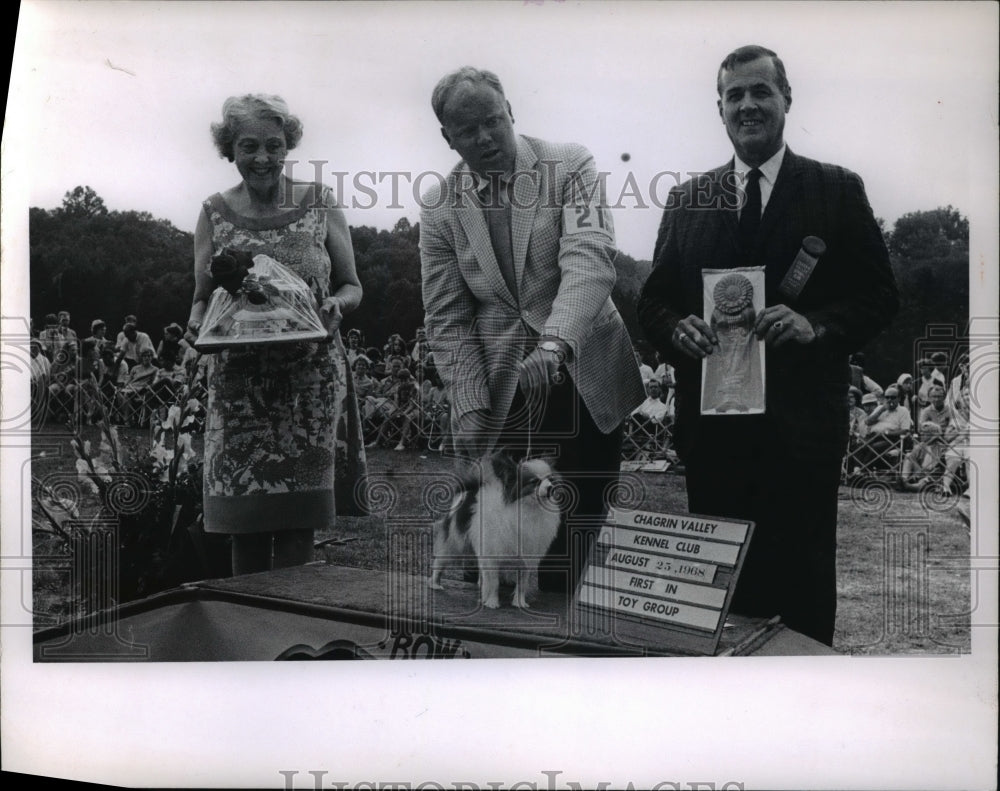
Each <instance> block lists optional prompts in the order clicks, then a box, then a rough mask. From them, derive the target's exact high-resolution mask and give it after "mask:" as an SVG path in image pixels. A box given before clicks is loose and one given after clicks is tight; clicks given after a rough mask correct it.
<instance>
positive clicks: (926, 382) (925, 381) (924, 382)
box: [914, 357, 945, 409]
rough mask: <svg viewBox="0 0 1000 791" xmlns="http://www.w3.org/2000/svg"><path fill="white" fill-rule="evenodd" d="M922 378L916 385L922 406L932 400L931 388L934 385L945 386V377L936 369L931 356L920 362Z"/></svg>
mask: <svg viewBox="0 0 1000 791" xmlns="http://www.w3.org/2000/svg"><path fill="white" fill-rule="evenodd" d="M919 367H920V379H919V381H918V382H917V383H916V384H915V385H914V386H915V388H916V391H917V403H918V404H920V408H921V409H922V408H923V407H925V406H927V405H928V404H929V403H930V402H931V396H930V390H931V388H932V387H933V386H934V385H940V386H941V387H944V386H945V381H944V377H943V376H942V375H941V374H940V373H938V372H937V371H936V370H935V369H934V363H933V361H932V360H931V358H930V357H925V358H924V359H922V360H921V361H920V363H919Z"/></svg>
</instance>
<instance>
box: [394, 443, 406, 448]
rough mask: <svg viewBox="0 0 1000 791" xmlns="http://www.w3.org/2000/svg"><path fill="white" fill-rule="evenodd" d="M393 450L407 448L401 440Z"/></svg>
mask: <svg viewBox="0 0 1000 791" xmlns="http://www.w3.org/2000/svg"><path fill="white" fill-rule="evenodd" d="M393 450H406V448H405V447H404V446H403V443H402V442H400V443H399V444H398V445H397V446H396V447H395V448H393Z"/></svg>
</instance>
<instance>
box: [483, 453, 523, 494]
mask: <svg viewBox="0 0 1000 791" xmlns="http://www.w3.org/2000/svg"><path fill="white" fill-rule="evenodd" d="M490 466H492V468H493V474H494V475H496V477H497V478H498V479H499V480H500V482H501V484H503V488H504V490H505V491H507V492H513V491H514V489H515V488H516V486H517V462H516V461H515V460H514V457H513V455H512V454H511V453H510V451H509V450H508V449H507V448H498V449H497V450H496V451H494V452H493V455H491V456H490Z"/></svg>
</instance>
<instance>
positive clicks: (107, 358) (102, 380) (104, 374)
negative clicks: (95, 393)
mask: <svg viewBox="0 0 1000 791" xmlns="http://www.w3.org/2000/svg"><path fill="white" fill-rule="evenodd" d="M100 358H101V363H100V367H99V369H98V378H97V382H98V384H99V385H100V388H101V391H102V392H103V393H105V394H109V393H111V394H113V393H114V392H115V391H116V390H117V389H118V387H119V386H121V385H123V384H124V383H125V377H126V376H128V366H127V365H126V364H125V359H124V357H123V356H122V353H121V352H118V353H115V350H114V349H112V348H111V347H110V346H105V347H104V348H103V349H101V352H100Z"/></svg>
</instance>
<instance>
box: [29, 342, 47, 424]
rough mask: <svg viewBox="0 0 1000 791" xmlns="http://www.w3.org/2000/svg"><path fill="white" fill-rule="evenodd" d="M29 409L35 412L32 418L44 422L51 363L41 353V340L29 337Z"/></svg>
mask: <svg viewBox="0 0 1000 791" xmlns="http://www.w3.org/2000/svg"><path fill="white" fill-rule="evenodd" d="M30 354H31V409H32V411H33V412H34V413H35V416H34V418H33V420H36V421H37V422H38V423H39V424H40V423H44V422H45V411H46V410H47V409H48V398H49V375H50V373H51V371H52V363H51V362H50V361H49V358H48V357H46V356H45V355H44V354H42V342H41V341H40V340H38V338H32V339H31V348H30Z"/></svg>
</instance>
